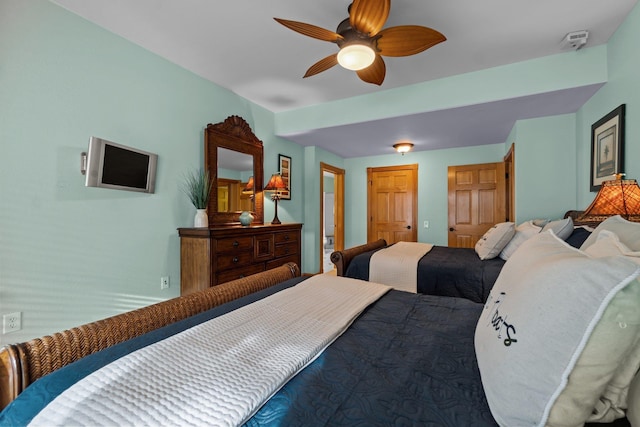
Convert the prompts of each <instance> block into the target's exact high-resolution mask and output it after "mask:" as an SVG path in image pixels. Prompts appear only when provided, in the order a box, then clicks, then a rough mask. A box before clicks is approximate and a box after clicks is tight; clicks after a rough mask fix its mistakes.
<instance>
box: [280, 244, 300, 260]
mask: <svg viewBox="0 0 640 427" xmlns="http://www.w3.org/2000/svg"><path fill="white" fill-rule="evenodd" d="M297 254H298V242H292V243H282V244H280V245H277V246H276V258H280V257H283V256H287V255H297Z"/></svg>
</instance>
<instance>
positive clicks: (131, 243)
mask: <svg viewBox="0 0 640 427" xmlns="http://www.w3.org/2000/svg"><path fill="white" fill-rule="evenodd" d="M0 57H1V58H2V61H1V65H0V100H1V101H0V122H1V123H0V198H1V200H2V208H1V210H0V313H2V314H5V313H10V312H13V311H21V312H23V319H22V325H23V330H22V331H19V332H16V333H12V334H7V335H1V336H0V340H1V342H2V343H5V342H16V341H22V340H24V339H27V338H32V337H35V336H40V335H43V334H46V333H51V332H55V331H57V330H61V329H64V328H69V327H72V326H75V325H79V324H82V323H85V322H88V321H92V320H96V319H99V318H103V317H106V316H109V315H113V314H115V313H118V312H123V311H127V310H130V309H133V308H137V307H140V306H142V305H147V304H150V303H153V302H156V301H159V300H163V299H166V298H170V297H174V296H177V295H178V294H179V289H180V246H179V238H178V234H177V231H176V229H177V228H178V227H190V226H192V225H193V217H194V214H195V208H193V206H191V205H190V203H189V201H188V199H187V197H186V195H184V193H183V192H182V191H181V189H180V185H181V182H182V178H183V174H184V173H185V172H186V171H188V170H191V169H194V168H199V167H201V166H202V164H203V161H204V160H203V152H204V149H203V129H204V127H205V126H206V124H207V123H216V122H219V121H222V120H224V119H225V118H226V117H228V116H230V115H234V114H237V115H239V116H242V117H243V118H245V119H246V120H247V121H248V122H249V124H250V125H251V126H252V128H253V130H254V132H255V133H256V135H257V136H258V137H259V138H261V139H262V140H263V142H264V145H265V165H272V166H271V167H269V166H265V173H268V172H275V171H276V163H277V155H278V153H287V154H288V155H290V156H292V157H293V158H294V171H293V172H294V176H297V177H302V148H301V147H299V146H297V145H296V144H293V143H292V142H290V141H286V140H283V139H281V138H278V137H275V136H274V132H273V123H274V117H273V114H272V113H271V112H269V111H266V110H264V109H262V108H261V107H258V106H256V105H253V104H251V103H249V102H247V101H246V100H245V99H243V98H240V97H238V96H237V95H235V94H233V93H231V92H229V91H228V90H226V89H223V88H221V87H219V86H216V85H214V84H212V83H211V82H208V81H206V80H204V79H202V78H200V77H197V76H196V75H194V74H192V73H191V72H188V71H186V70H184V69H182V68H180V67H178V66H176V65H173V64H171V63H169V62H167V61H166V60H164V59H161V58H160V57H158V56H156V55H154V54H152V53H150V52H148V51H146V50H144V49H141V48H140V47H138V46H136V45H134V44H132V43H130V42H127V41H125V40H124V39H122V38H120V37H117V36H115V35H113V34H112V33H109V32H107V31H105V30H103V29H101V28H99V27H97V26H95V25H93V24H91V23H89V22H87V21H85V20H83V19H81V18H78V17H77V16H76V15H73V14H71V13H69V12H67V11H65V10H64V9H62V8H60V7H58V6H55V5H53V4H52V3H50V2H48V1H45V0H30V1H2V2H0ZM92 135H95V136H100V137H103V138H106V139H109V140H112V141H116V142H119V143H122V144H125V145H130V146H134V147H137V148H140V149H144V150H147V151H151V152H154V153H157V154H158V156H159V160H158V175H157V183H156V192H155V194H139V193H133V192H124V191H115V190H108V189H102V188H86V187H84V177H83V176H82V175H81V174H80V170H79V168H80V152H81V151H86V149H87V145H88V141H89V137H90V136H92ZM296 164H297V165H296ZM296 186H299V187H297V188H296ZM294 190H297V195H296V196H294V200H292V201H290V202H289V201H287V202H283V203H282V204H281V211H280V218H281V219H282V220H283V221H287V222H294V221H295V222H302V220H303V210H302V206H303V202H302V197H301V192H300V190H301V184H297V183H294ZM265 210H266V212H265V216H266V217H267V218H268V220H270V217H269V215H273V206H272V203H271V201H270V200H269V201H268V202H267V206H266V207H265ZM166 275H168V276H170V279H171V286H170V288H169V289H168V290H160V277H161V276H166Z"/></svg>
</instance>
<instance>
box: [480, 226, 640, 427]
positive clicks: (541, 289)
mask: <svg viewBox="0 0 640 427" xmlns="http://www.w3.org/2000/svg"><path fill="white" fill-rule="evenodd" d="M638 275H640V266H639V265H638V264H636V263H634V262H632V261H630V260H629V259H626V258H625V257H623V256H614V257H604V258H593V257H591V256H590V255H587V254H585V253H583V252H582V251H580V250H578V249H575V248H573V247H571V246H569V245H568V244H566V243H565V242H564V241H562V240H561V239H559V238H558V237H557V236H555V235H554V234H553V233H540V234H538V235H536V236H534V237H532V238H531V239H529V240H527V241H526V242H524V243H523V244H522V245H521V246H520V248H519V249H518V250H517V251H516V252H515V253H514V254H513V255H512V256H511V257H510V258H509V260H508V261H507V262H506V263H505V265H504V267H503V268H502V271H501V272H500V276H499V277H498V280H497V281H496V283H495V285H494V287H493V289H492V290H491V294H490V296H489V299H488V300H487V302H486V304H485V307H484V310H483V312H482V314H481V316H480V318H479V320H478V323H477V325H476V331H475V349H476V355H477V359H478V367H479V369H480V374H481V377H482V384H483V387H484V390H485V394H486V397H487V401H488V403H489V407H490V409H491V412H492V414H493V416H494V418H495V420H496V421H497V422H498V424H500V425H501V426H524V425H531V426H534V425H539V426H542V425H548V426H554V427H559V426H570V425H582V424H584V422H586V420H587V419H588V418H589V416H590V414H591V412H592V410H593V409H594V408H595V407H596V406H597V405H598V402H599V398H600V395H601V392H602V390H603V389H604V388H605V386H606V385H607V384H608V383H609V381H610V380H611V378H612V377H613V376H614V374H615V368H612V367H611V365H615V364H616V363H618V362H619V361H620V360H624V358H625V357H626V356H628V355H629V354H630V352H631V351H632V348H631V347H632V344H633V342H632V340H629V339H628V338H629V337H632V336H634V335H635V334H636V333H637V329H636V326H633V327H631V328H628V329H629V331H628V332H629V334H628V335H627V341H624V340H621V341H624V342H621V343H620V342H618V339H617V337H618V335H616V342H615V345H616V346H617V348H616V350H617V351H616V352H614V353H619V354H621V355H622V356H618V355H617V354H616V355H615V356H613V355H612V356H610V357H613V358H618V359H617V360H614V361H613V364H611V365H609V364H608V365H607V366H605V367H604V368H603V369H602V370H598V371H597V372H595V373H594V372H592V371H588V370H587V371H585V370H584V369H585V368H584V366H582V365H581V364H578V360H579V359H580V357H581V355H582V354H583V353H584V354H586V355H587V356H590V355H591V354H594V353H595V354H597V355H600V354H601V353H602V352H601V351H599V349H601V348H602V347H603V346H607V345H610V343H609V341H607V336H608V334H609V332H610V331H612V330H620V329H621V328H620V326H619V321H618V318H620V316H622V317H621V318H623V319H628V321H629V323H630V324H634V323H635V322H636V320H635V319H638V318H639V315H638V311H639V310H637V309H636V308H634V307H633V305H629V304H626V303H625V300H628V298H629V297H631V298H635V297H634V295H636V296H637V295H640V282H639V281H637V280H636V278H637V276H638ZM619 294H620V298H617V296H618V295H619ZM609 306H611V307H612V310H611V311H609V310H607V309H608V307H609ZM630 308H631V310H630ZM630 326H632V325H630ZM591 338H593V339H591ZM610 353H611V352H610ZM594 375H595V376H596V378H597V381H598V382H599V386H598V385H595V386H594V385H593V384H590V383H587V384H586V385H585V383H584V382H583V381H585V379H587V381H592V379H593V376H594ZM571 381H577V385H578V392H577V393H576V387H567V384H568V383H570V382H571ZM565 391H566V393H565ZM572 393H576V394H575V395H573V394H572ZM552 414H553V418H551V417H550V415H552ZM557 414H560V418H562V421H561V422H558V423H556V417H557Z"/></svg>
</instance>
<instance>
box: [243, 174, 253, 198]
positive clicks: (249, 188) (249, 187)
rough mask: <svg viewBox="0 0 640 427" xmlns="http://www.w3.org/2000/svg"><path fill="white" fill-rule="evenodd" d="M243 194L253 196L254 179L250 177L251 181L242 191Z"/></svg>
mask: <svg viewBox="0 0 640 427" xmlns="http://www.w3.org/2000/svg"><path fill="white" fill-rule="evenodd" d="M242 194H253V177H252V176H250V177H249V181H247V185H245V187H244V189H243V190H242Z"/></svg>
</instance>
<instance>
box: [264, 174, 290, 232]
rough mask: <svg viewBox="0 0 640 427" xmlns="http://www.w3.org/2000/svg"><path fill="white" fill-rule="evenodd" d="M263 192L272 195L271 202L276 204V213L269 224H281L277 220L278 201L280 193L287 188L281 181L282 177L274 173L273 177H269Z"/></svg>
mask: <svg viewBox="0 0 640 427" xmlns="http://www.w3.org/2000/svg"><path fill="white" fill-rule="evenodd" d="M263 190H264V191H265V192H267V193H273V194H272V195H271V200H273V201H274V202H275V204H276V206H275V211H276V213H275V216H274V217H273V221H271V224H281V222H280V220H279V219H278V200H280V192H281V191H286V190H287V186H286V185H285V183H284V181H283V180H282V176H280V174H279V173H274V174H273V175H271V179H269V182H268V183H267V185H265V186H264V188H263Z"/></svg>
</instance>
